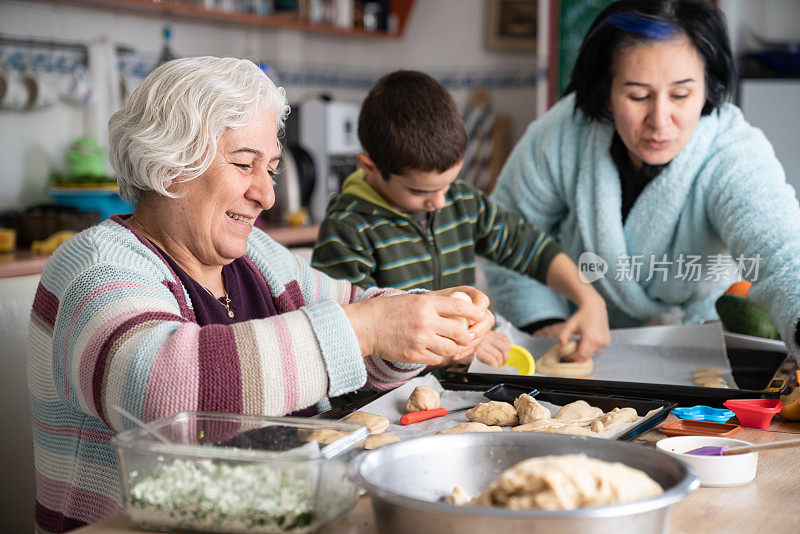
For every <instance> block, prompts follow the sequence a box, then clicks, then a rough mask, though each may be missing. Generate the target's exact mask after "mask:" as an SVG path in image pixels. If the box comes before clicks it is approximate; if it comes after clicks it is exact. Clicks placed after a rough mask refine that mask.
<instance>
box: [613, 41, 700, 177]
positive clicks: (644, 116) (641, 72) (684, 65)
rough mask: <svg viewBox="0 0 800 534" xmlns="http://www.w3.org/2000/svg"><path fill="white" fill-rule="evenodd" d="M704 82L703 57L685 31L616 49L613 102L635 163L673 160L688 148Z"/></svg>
mask: <svg viewBox="0 0 800 534" xmlns="http://www.w3.org/2000/svg"><path fill="white" fill-rule="evenodd" d="M705 88H706V81H705V69H704V67H703V60H702V58H701V57H700V54H699V53H698V52H697V50H696V49H695V48H694V46H692V44H691V42H690V41H689V40H688V39H687V38H686V37H685V36H679V37H675V38H673V39H671V40H669V41H661V42H657V43H654V44H640V45H634V46H628V47H622V48H621V49H620V50H619V51H617V54H616V57H615V58H614V64H613V66H612V78H611V92H610V95H609V100H608V107H609V109H610V111H611V115H612V117H613V119H614V125H615V127H616V129H617V132H618V133H619V136H620V138H622V141H623V142H624V143H625V146H626V147H627V148H628V154H629V155H630V158H631V162H632V163H633V165H634V168H635V169H637V170H638V169H640V168H641V166H642V162H644V163H647V164H649V165H663V164H665V163H669V162H670V161H671V160H672V158H674V157H675V156H676V155H677V154H678V153H679V152H680V151H681V150H683V148H684V147H685V146H686V145H687V144H688V143H689V140H690V139H691V137H692V134H693V133H694V130H695V128H696V127H697V121H698V120H700V113H701V111H702V110H703V105H704V104H705V102H706V89H705Z"/></svg>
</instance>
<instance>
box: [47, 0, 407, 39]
mask: <svg viewBox="0 0 800 534" xmlns="http://www.w3.org/2000/svg"><path fill="white" fill-rule="evenodd" d="M414 1H415V0H390V4H389V5H390V7H389V12H390V14H392V15H395V16H396V17H397V33H396V34H395V33H387V32H384V31H374V32H369V31H365V30H362V29H345V28H338V27H336V26H331V25H327V24H316V23H311V22H307V21H300V20H297V13H292V12H287V13H286V14H275V15H254V14H250V13H236V12H231V11H220V10H215V9H206V8H204V7H201V6H199V5H195V4H194V3H192V2H190V1H188V0H64V1H63V2H59V3H69V4H74V5H81V6H86V7H93V8H102V9H106V10H112V11H125V12H129V13H150V14H156V15H168V16H171V17H174V18H176V19H185V20H186V19H188V20H200V21H206V22H211V23H214V24H218V23H227V24H235V25H246V26H261V27H271V28H288V29H294V30H299V31H304V32H310V33H317V34H324V35H333V36H342V37H356V38H366V39H397V38H399V37H401V36H402V35H403V30H404V29H405V24H406V21H407V19H408V15H409V13H411V8H412V6H413V5H414Z"/></svg>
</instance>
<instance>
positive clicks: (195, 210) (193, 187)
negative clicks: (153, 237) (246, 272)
mask: <svg viewBox="0 0 800 534" xmlns="http://www.w3.org/2000/svg"><path fill="white" fill-rule="evenodd" d="M279 162H280V150H279V148H278V137H277V125H276V122H275V115H273V114H271V113H267V112H262V113H260V114H259V115H256V117H255V118H254V119H253V120H252V121H251V122H250V123H249V124H248V125H246V126H244V127H242V128H237V129H229V130H227V131H226V132H225V133H224V134H223V135H222V137H220V139H219V142H218V144H217V153H216V156H215V157H214V161H213V162H212V163H211V166H210V167H209V168H208V170H206V171H205V172H204V173H203V174H202V175H200V176H199V177H197V178H196V179H194V180H191V181H189V182H185V183H183V184H176V185H175V186H174V191H176V192H180V191H185V195H184V196H182V197H180V198H177V199H170V202H169V208H170V209H169V211H170V213H171V214H172V215H173V216H174V218H173V222H175V224H171V225H170V226H171V227H172V233H171V238H172V239H174V240H175V241H179V242H181V241H182V243H180V244H181V246H182V247H185V248H186V249H187V251H188V252H190V253H191V254H192V255H193V256H194V257H195V258H196V259H198V260H199V261H200V262H201V263H203V264H205V265H225V264H228V263H230V262H231V261H233V260H235V259H236V258H239V257H241V256H243V255H244V253H245V250H246V249H247V236H248V235H249V234H250V230H251V229H252V228H253V223H254V222H255V220H256V217H258V216H259V214H260V213H261V211H262V210H266V209H269V208H271V207H272V205H273V204H274V203H275V192H274V190H273V183H272V175H273V174H274V173H275V170H276V169H277V167H278V163H279ZM170 190H171V191H172V190H173V188H170ZM176 221H177V222H176Z"/></svg>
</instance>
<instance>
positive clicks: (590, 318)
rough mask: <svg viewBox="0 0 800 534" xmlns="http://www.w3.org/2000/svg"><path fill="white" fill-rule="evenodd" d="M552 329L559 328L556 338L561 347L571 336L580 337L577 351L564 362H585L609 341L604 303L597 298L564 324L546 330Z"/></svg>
mask: <svg viewBox="0 0 800 534" xmlns="http://www.w3.org/2000/svg"><path fill="white" fill-rule="evenodd" d="M554 327H561V328H560V332H558V336H557V337H558V340H559V341H560V342H561V344H562V345H566V344H567V343H569V340H570V338H571V337H572V336H573V335H576V334H577V335H578V336H579V337H580V340H579V341H578V348H577V350H576V351H575V352H573V353H572V354H570V355H569V356H566V357H565V358H564V359H566V360H573V361H575V360H577V361H581V360H587V359H589V358H591V357H592V355H594V354H597V353H598V352H600V351H601V350H603V349H604V348H606V347H607V346H608V344H609V343H610V341H611V338H610V334H609V331H608V313H607V312H606V303H605V301H603V299H602V298H599V296H598V298H597V299H590V300H587V301H586V302H585V303H584V304H583V305H582V306H580V307H579V308H578V311H576V312H575V313H574V314H573V315H572V317H570V318H569V319H567V320H566V321H565V322H563V323H560V324H557V325H551V326H549V327H547V328H554ZM542 330H545V329H544V328H543V329H542ZM540 331H541V330H540ZM538 332H539V331H537V333H538Z"/></svg>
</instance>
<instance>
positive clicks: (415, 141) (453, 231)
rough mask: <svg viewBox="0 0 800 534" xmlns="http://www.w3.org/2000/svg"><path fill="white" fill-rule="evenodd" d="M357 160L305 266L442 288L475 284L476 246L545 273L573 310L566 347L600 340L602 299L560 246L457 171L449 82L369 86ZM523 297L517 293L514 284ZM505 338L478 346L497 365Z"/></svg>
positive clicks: (562, 335)
mask: <svg viewBox="0 0 800 534" xmlns="http://www.w3.org/2000/svg"><path fill="white" fill-rule="evenodd" d="M358 137H359V140H360V141H361V147H362V148H363V150H364V153H361V154H358V155H357V156H356V158H357V160H358V164H359V166H360V167H361V169H360V170H358V171H356V172H355V173H353V174H352V175H351V176H349V177H348V178H347V179H346V180H345V182H344V184H343V185H342V192H341V193H339V194H337V195H335V196H334V197H333V198H331V200H330V202H329V204H328V209H327V212H326V215H325V220H324V221H323V222H322V225H321V227H320V233H319V238H318V239H317V243H316V246H315V247H314V255H313V258H312V266H313V267H314V268H316V269H319V270H321V271H323V272H325V273H327V274H328V275H330V276H332V277H335V278H345V279H347V280H349V281H350V282H352V283H353V284H356V285H358V286H362V287H369V286H380V287H397V288H402V289H411V288H423V289H430V290H434V289H443V288H447V287H452V286H458V285H474V284H475V256H476V254H479V255H481V256H483V257H484V258H486V259H488V260H491V261H494V262H496V263H498V264H499V265H502V266H504V267H507V268H509V269H512V270H514V271H517V272H520V273H523V274H526V275H528V276H531V277H533V278H535V279H536V280H539V281H540V282H542V283H546V284H548V285H550V286H551V287H553V288H554V289H556V290H557V291H559V292H560V293H562V294H563V295H564V296H566V297H567V298H568V299H570V300H571V301H572V302H573V303H574V304H575V305H576V306H577V307H578V309H577V311H576V312H575V314H574V315H573V316H572V317H571V318H570V319H569V320H567V321H566V322H565V323H562V324H563V328H560V329H559V330H558V332H559V335H558V337H559V339H560V340H561V342H562V343H566V342H567V341H568V339H569V337H570V336H571V335H572V334H573V333H577V334H580V335H581V342H580V343H579V347H578V351H577V352H576V353H575V355H574V357H575V358H576V359H585V358H588V357H590V356H591V355H592V354H594V353H596V352H598V351H599V350H602V349H603V348H604V347H605V346H606V345H607V344H608V335H609V333H608V319H607V316H606V307H605V302H604V301H603V299H602V298H601V297H600V295H599V294H598V293H597V292H596V291H595V290H594V288H593V287H592V286H591V285H590V284H585V283H583V282H581V281H580V279H579V278H578V269H577V267H576V266H575V264H574V263H573V262H572V260H571V259H570V258H569V256H567V255H566V254H565V253H564V252H563V251H562V249H561V246H560V245H559V244H558V243H557V242H556V241H555V240H554V239H553V238H552V237H550V236H548V235H546V234H545V233H544V232H541V231H539V229H538V228H536V227H535V226H532V225H530V224H528V223H526V222H524V221H523V220H522V219H521V218H519V217H518V216H516V215H511V214H508V213H505V212H503V211H501V210H500V209H498V208H497V207H496V206H495V204H494V203H493V202H492V201H491V200H489V198H488V197H487V196H486V195H485V194H484V193H482V192H481V191H479V190H477V189H476V188H474V187H472V186H470V185H468V184H466V183H464V182H460V181H456V177H457V176H458V174H459V172H460V171H461V166H462V164H463V158H464V151H465V149H466V143H467V137H466V132H465V129H464V124H463V121H462V119H461V114H460V112H459V110H458V106H457V105H456V103H455V101H454V100H453V98H452V97H451V96H450V93H448V92H447V90H446V89H445V88H444V86H442V85H441V84H440V83H439V82H437V81H436V80H435V79H433V78H432V77H430V76H428V75H427V74H424V73H422V72H415V71H396V72H393V73H390V74H387V75H385V76H383V77H382V78H381V79H380V80H378V82H377V83H376V84H375V86H374V87H373V88H372V89H371V90H370V92H369V94H368V95H367V98H366V100H365V101H364V103H363V104H362V107H361V113H360V115H359V119H358ZM521 297H523V298H524V296H521ZM508 348H509V341H508V339H507V338H506V337H505V336H503V335H502V334H499V333H497V332H490V334H489V335H487V336H485V341H484V343H482V344H481V345H480V346H479V347H478V349H477V350H476V352H475V355H476V356H477V357H478V358H479V359H480V360H481V361H484V362H486V363H489V364H490V365H495V366H500V365H502V364H503V363H505V361H506V359H507V357H508Z"/></svg>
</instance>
